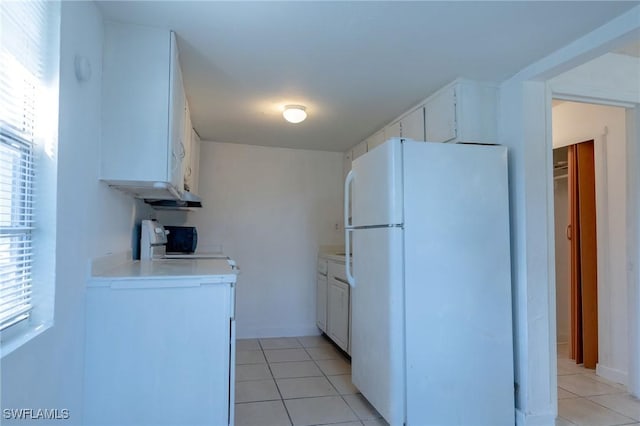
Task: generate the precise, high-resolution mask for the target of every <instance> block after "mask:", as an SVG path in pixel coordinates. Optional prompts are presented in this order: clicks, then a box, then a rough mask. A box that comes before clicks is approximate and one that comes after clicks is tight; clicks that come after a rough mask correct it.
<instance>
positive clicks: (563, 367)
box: [556, 343, 640, 426]
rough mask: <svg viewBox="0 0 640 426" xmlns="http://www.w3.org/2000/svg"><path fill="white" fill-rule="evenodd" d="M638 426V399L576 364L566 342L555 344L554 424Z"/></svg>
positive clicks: (639, 404)
mask: <svg viewBox="0 0 640 426" xmlns="http://www.w3.org/2000/svg"><path fill="white" fill-rule="evenodd" d="M572 425H578V426H614V425H636V426H640V401H638V400H637V399H635V398H634V397H632V396H631V395H629V394H628V393H627V392H626V388H625V387H624V386H623V385H621V384H618V383H614V382H611V381H609V380H606V379H603V378H602V377H599V376H596V374H595V370H589V369H586V368H584V367H582V365H576V363H575V361H574V360H572V359H570V358H569V347H568V344H566V343H564V344H558V419H557V420H556V426H572Z"/></svg>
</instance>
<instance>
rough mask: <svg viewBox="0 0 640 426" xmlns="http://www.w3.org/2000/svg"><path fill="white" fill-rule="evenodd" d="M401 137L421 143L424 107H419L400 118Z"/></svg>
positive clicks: (422, 138)
mask: <svg viewBox="0 0 640 426" xmlns="http://www.w3.org/2000/svg"><path fill="white" fill-rule="evenodd" d="M400 122H401V123H402V128H401V130H402V137H403V138H409V139H413V140H414V141H423V140H425V138H424V107H420V108H418V109H416V110H414V111H412V112H410V113H409V114H407V115H405V116H404V117H402V120H400Z"/></svg>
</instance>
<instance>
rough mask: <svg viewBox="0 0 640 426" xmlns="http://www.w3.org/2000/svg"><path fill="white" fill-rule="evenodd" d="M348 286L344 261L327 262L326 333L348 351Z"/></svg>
mask: <svg viewBox="0 0 640 426" xmlns="http://www.w3.org/2000/svg"><path fill="white" fill-rule="evenodd" d="M350 290H351V289H350V288H349V284H347V282H346V275H345V270H344V263H339V262H329V268H328V273H327V335H328V336H329V338H331V340H333V341H334V342H335V343H336V344H337V345H338V346H339V347H340V348H341V349H342V350H344V351H345V352H347V353H348V352H349V350H350V348H349V334H350V330H349V328H350V327H349V312H350V309H349V308H350V303H349V299H350Z"/></svg>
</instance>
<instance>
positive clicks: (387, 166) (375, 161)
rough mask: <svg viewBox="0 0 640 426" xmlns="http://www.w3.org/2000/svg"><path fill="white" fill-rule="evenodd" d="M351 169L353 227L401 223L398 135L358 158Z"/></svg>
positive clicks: (400, 156)
mask: <svg viewBox="0 0 640 426" xmlns="http://www.w3.org/2000/svg"><path fill="white" fill-rule="evenodd" d="M352 171H353V182H352V190H351V195H352V200H351V205H352V209H353V210H352V220H351V225H352V227H354V228H355V227H363V226H376V225H388V224H400V223H402V143H401V139H398V138H395V139H390V140H388V141H387V142H385V143H384V144H382V145H380V146H378V147H376V149H374V150H372V151H370V152H368V153H366V154H365V155H363V156H361V157H359V158H357V159H356V160H355V161H354V162H353V168H352ZM345 208H348V203H347V206H345Z"/></svg>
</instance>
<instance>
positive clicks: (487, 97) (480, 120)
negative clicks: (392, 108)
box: [353, 79, 498, 160]
mask: <svg viewBox="0 0 640 426" xmlns="http://www.w3.org/2000/svg"><path fill="white" fill-rule="evenodd" d="M497 108H498V89H497V87H496V86H495V85H492V84H487V83H481V82H476V81H471V80H465V79H458V80H456V81H454V82H452V83H450V84H448V85H446V86H445V87H443V88H441V89H440V90H438V91H437V92H436V93H434V94H433V95H431V96H429V97H428V98H427V99H425V100H424V101H423V102H421V103H420V104H419V105H418V106H416V107H414V108H412V109H410V110H409V111H408V112H406V113H405V114H403V115H401V116H400V117H399V118H397V119H395V120H394V121H392V122H391V123H390V124H388V125H387V126H386V127H384V129H381V130H379V131H377V132H376V133H374V134H373V135H371V136H369V137H368V138H367V139H366V140H365V141H364V142H365V143H366V145H367V150H368V151H371V150H372V149H374V148H375V147H376V146H378V145H380V144H382V143H383V142H385V141H386V140H388V139H390V138H392V137H403V138H408V139H413V140H416V141H423V140H426V141H428V142H451V143H455V142H475V143H486V144H494V143H496V141H497V140H498V127H497ZM361 145H362V142H361V143H360V144H358V145H356V146H354V147H353V159H354V160H355V159H356V158H357V157H359V156H360V155H362V154H364V153H365V152H367V150H363V147H362V146H361Z"/></svg>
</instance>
